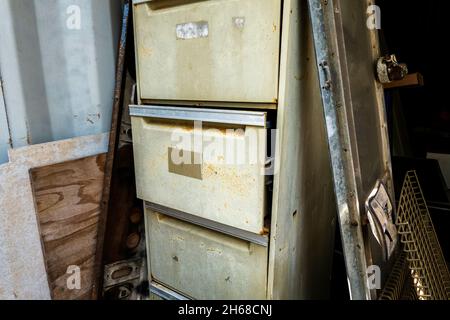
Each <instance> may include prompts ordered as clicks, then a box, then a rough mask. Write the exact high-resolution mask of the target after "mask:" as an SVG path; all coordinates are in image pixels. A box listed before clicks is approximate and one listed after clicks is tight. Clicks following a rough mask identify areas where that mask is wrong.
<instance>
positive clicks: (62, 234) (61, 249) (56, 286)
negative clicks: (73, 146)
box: [30, 154, 106, 300]
mask: <svg viewBox="0 0 450 320" xmlns="http://www.w3.org/2000/svg"><path fill="white" fill-rule="evenodd" d="M105 158H106V157H105V154H102V155H98V156H93V157H88V158H84V159H80V160H75V161H70V162H65V163H60V164H56V165H51V166H46V167H41V168H35V169H31V170H30V176H31V180H32V188H33V194H34V198H35V205H36V212H37V219H38V224H39V227H40V234H41V240H42V246H43V249H44V256H45V257H44V258H45V262H46V268H47V275H48V281H49V286H50V291H51V295H52V299H54V300H83V299H90V298H91V294H92V288H93V286H94V280H95V279H94V264H95V254H96V245H97V232H98V230H97V229H98V219H99V213H100V201H101V195H102V189H103V179H104V168H105ZM70 266H78V267H80V270H81V272H80V274H81V288H80V289H79V290H77V289H75V290H69V289H68V287H67V280H68V279H69V277H70V276H71V274H68V273H67V271H68V268H69V267H70Z"/></svg>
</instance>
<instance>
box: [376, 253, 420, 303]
mask: <svg viewBox="0 0 450 320" xmlns="http://www.w3.org/2000/svg"><path fill="white" fill-rule="evenodd" d="M409 274H410V270H409V268H408V261H407V260H406V252H402V253H401V254H400V255H399V256H398V258H397V261H396V262H395V265H394V267H393V268H392V271H391V273H390V275H389V278H388V279H387V281H386V285H385V287H384V289H383V291H382V293H381V294H380V296H379V299H380V300H416V296H417V295H416V293H415V292H414V291H413V290H412V288H413V286H412V278H411V277H410V276H409Z"/></svg>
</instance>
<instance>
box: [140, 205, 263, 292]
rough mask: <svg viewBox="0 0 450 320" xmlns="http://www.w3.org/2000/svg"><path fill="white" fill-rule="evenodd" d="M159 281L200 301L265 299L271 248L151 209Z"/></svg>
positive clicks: (149, 222)
mask: <svg viewBox="0 0 450 320" xmlns="http://www.w3.org/2000/svg"><path fill="white" fill-rule="evenodd" d="M146 220H147V229H148V230H147V234H148V235H149V237H150V238H149V239H148V244H149V253H150V259H149V260H150V264H151V266H150V271H151V274H152V277H153V279H154V280H155V281H157V282H159V283H162V284H164V285H166V286H168V287H170V288H175V289H176V290H177V291H179V292H180V293H181V294H184V295H186V296H189V297H192V298H194V299H197V300H205V299H206V300H207V299H213V300H215V299H223V300H227V299H246V300H248V299H250V300H254V299H255V300H265V299H266V290H267V259H268V248H267V247H263V246H259V245H256V244H253V243H250V242H247V241H244V240H240V239H237V238H233V237H230V236H226V235H223V234H221V233H217V232H213V231H210V230H207V229H204V228H201V227H198V226H195V225H193V224H189V223H186V222H183V221H180V220H177V219H173V218H171V217H167V216H164V215H161V214H158V213H155V212H152V211H149V210H147V211H146Z"/></svg>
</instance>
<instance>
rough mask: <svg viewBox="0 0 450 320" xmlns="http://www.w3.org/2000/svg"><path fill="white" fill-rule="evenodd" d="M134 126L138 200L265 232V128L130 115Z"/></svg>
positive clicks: (229, 224) (243, 228)
mask: <svg viewBox="0 0 450 320" xmlns="http://www.w3.org/2000/svg"><path fill="white" fill-rule="evenodd" d="M132 128H133V139H134V155H135V167H136V168H135V169H136V184H137V193H138V197H139V198H140V199H143V200H145V201H147V202H151V203H155V204H158V205H161V206H164V207H167V208H172V209H175V210H179V211H181V212H185V213H188V214H190V215H194V216H198V217H201V218H204V219H208V220H212V221H215V222H218V223H221V224H224V225H227V226H231V227H235V228H238V229H241V230H245V231H249V232H252V233H256V234H263V233H264V218H265V214H266V195H265V191H266V185H265V183H266V177H265V175H264V163H265V160H264V159H265V156H266V145H267V141H266V140H265V130H264V129H261V128H258V127H252V126H243V127H237V128H236V127H233V126H230V125H223V126H220V125H218V124H214V125H212V127H207V126H205V125H203V126H202V128H201V129H198V128H194V124H193V123H192V122H177V121H175V122H174V121H166V120H158V119H151V118H142V117H132ZM230 146H231V147H233V146H234V148H235V149H233V150H234V151H233V152H231V151H229V150H228V151H227V149H228V148H231V147H230ZM242 146H243V147H242ZM239 150H242V151H239Z"/></svg>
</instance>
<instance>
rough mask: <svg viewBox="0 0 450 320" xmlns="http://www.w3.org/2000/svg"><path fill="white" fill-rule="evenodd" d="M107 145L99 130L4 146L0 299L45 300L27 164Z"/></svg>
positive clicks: (73, 155) (45, 283) (100, 150)
mask: <svg viewBox="0 0 450 320" xmlns="http://www.w3.org/2000/svg"><path fill="white" fill-rule="evenodd" d="M107 149H108V135H107V134H101V135H94V136H85V137H80V138H74V139H69V140H62V141H57V142H51V143H45V144H39V145H34V146H29V147H24V148H19V149H12V150H9V163H7V164H4V165H0V299H2V300H4V299H7V300H9V299H10V300H14V299H21V300H22V299H24V300H30V299H31V300H35V299H39V300H46V299H50V292H49V286H48V281H47V273H46V270H45V263H44V258H43V253H42V246H41V240H40V235H39V228H38V225H37V220H36V212H35V208H34V200H33V193H32V189H31V186H30V175H29V170H30V168H36V167H42V166H48V165H51V164H56V163H61V162H66V161H71V160H75V159H80V158H84V157H90V156H93V155H97V154H100V153H104V152H106V151H107Z"/></svg>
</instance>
